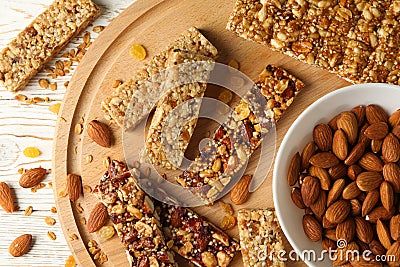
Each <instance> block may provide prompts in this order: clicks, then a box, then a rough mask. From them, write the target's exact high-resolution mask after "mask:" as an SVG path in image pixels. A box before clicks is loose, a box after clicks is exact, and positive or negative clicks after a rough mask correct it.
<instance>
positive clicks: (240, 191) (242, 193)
mask: <svg viewBox="0 0 400 267" xmlns="http://www.w3.org/2000/svg"><path fill="white" fill-rule="evenodd" d="M252 178H253V176H252V175H243V177H242V178H240V180H239V182H237V183H236V185H235V186H234V187H233V188H232V190H231V193H230V197H231V201H232V203H233V204H236V205H241V204H243V203H244V202H246V200H247V198H248V197H249V194H250V192H249V187H250V183H251V179H252Z"/></svg>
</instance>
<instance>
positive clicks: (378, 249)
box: [369, 240, 386, 255]
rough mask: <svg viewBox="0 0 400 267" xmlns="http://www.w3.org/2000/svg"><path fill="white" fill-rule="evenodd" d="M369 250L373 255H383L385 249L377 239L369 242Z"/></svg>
mask: <svg viewBox="0 0 400 267" xmlns="http://www.w3.org/2000/svg"><path fill="white" fill-rule="evenodd" d="M369 250H371V252H372V254H374V255H385V254H386V249H385V248H384V247H383V246H382V244H381V243H380V242H379V241H378V240H372V241H371V243H369Z"/></svg>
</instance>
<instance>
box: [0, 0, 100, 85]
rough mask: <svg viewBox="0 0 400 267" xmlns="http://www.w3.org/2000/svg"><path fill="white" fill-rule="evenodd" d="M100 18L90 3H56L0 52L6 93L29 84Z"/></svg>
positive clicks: (81, 0)
mask: <svg viewBox="0 0 400 267" xmlns="http://www.w3.org/2000/svg"><path fill="white" fill-rule="evenodd" d="M99 15H100V9H99V8H98V7H97V6H96V4H95V3H93V2H92V1H91V0H56V1H54V2H53V3H52V4H51V5H50V6H49V7H48V8H47V9H46V10H45V11H44V12H43V13H42V14H40V15H39V16H37V17H36V18H35V19H34V21H33V22H32V23H31V24H29V25H28V27H26V28H25V29H24V30H23V31H22V32H21V33H20V34H18V36H17V37H16V38H15V39H14V40H12V41H11V42H10V43H9V44H8V45H7V46H6V47H5V48H4V49H3V50H2V51H1V52H0V83H1V84H2V85H3V86H4V87H5V88H6V89H7V90H9V91H13V92H15V91H18V90H20V89H22V88H23V87H24V86H25V85H26V84H27V83H28V81H29V80H30V79H31V78H32V77H33V76H34V75H36V73H37V72H38V71H39V70H40V69H41V68H42V67H43V66H44V65H45V64H46V63H47V62H48V61H49V60H50V59H51V58H52V57H53V56H54V55H56V54H57V53H58V52H59V51H60V50H61V49H63V48H64V47H65V46H66V45H67V44H68V42H69V40H71V39H72V38H73V37H74V36H75V35H77V34H78V33H79V32H81V31H82V30H83V29H84V28H85V27H86V26H87V25H88V24H89V23H91V22H93V21H94V19H95V18H96V17H97V16H99Z"/></svg>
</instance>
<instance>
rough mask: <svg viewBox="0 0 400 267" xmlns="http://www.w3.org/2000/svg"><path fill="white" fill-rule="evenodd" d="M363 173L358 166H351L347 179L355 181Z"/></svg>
mask: <svg viewBox="0 0 400 267" xmlns="http://www.w3.org/2000/svg"><path fill="white" fill-rule="evenodd" d="M361 172H362V169H361V167H360V166H358V165H351V166H349V168H348V169H347V177H349V178H350V179H351V180H353V181H355V180H356V178H357V176H358V175H359V174H360V173H361Z"/></svg>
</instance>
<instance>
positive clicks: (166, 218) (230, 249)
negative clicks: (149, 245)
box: [160, 204, 239, 267]
mask: <svg viewBox="0 0 400 267" xmlns="http://www.w3.org/2000/svg"><path fill="white" fill-rule="evenodd" d="M160 210H161V222H162V224H163V230H164V233H165V236H166V238H167V240H168V243H171V244H172V249H173V250H174V251H175V252H176V253H178V254H179V255H181V256H182V257H184V258H186V259H188V260H189V261H190V262H191V263H193V264H194V265H196V266H199V267H209V266H213V267H227V266H228V265H229V263H230V262H231V261H232V259H233V257H234V255H235V253H236V252H237V251H238V250H239V244H238V243H236V242H235V241H234V240H232V239H231V238H230V237H229V236H228V235H226V234H225V233H223V232H222V231H221V230H219V229H218V228H216V227H215V226H214V225H212V224H211V223H209V222H207V221H206V220H205V219H203V218H202V217H200V216H199V215H197V214H196V213H194V212H193V211H192V210H190V209H187V208H181V207H174V206H170V205H166V204H160Z"/></svg>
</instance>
